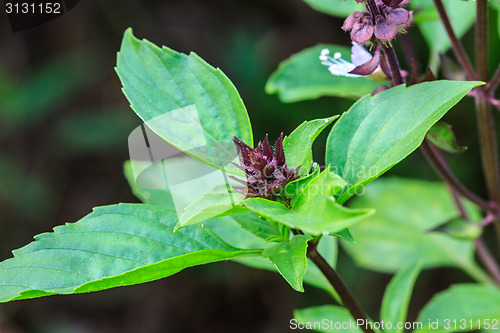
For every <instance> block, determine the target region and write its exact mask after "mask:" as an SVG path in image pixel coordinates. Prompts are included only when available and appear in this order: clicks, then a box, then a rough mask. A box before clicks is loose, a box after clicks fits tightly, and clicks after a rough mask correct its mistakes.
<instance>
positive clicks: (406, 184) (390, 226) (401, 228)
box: [342, 178, 490, 282]
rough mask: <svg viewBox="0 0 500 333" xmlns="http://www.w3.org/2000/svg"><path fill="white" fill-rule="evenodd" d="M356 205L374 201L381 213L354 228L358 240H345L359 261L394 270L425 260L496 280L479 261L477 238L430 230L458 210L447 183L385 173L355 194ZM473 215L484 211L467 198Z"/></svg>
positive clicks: (426, 265)
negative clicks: (475, 245)
mask: <svg viewBox="0 0 500 333" xmlns="http://www.w3.org/2000/svg"><path fill="white" fill-rule="evenodd" d="M351 206H352V207H354V208H355V207H373V208H375V210H376V213H375V214H374V215H373V216H371V217H370V218H369V219H367V221H366V222H365V223H360V224H358V225H355V226H353V227H352V228H351V229H350V230H351V232H352V234H353V236H354V238H355V239H356V244H354V245H352V244H347V243H343V244H342V245H343V246H344V248H345V250H346V251H347V252H348V253H349V254H350V255H351V256H352V257H353V258H354V260H355V261H356V262H357V263H358V265H360V266H362V267H365V268H368V269H372V270H375V271H380V272H387V273H393V272H397V271H399V270H400V269H402V268H404V267H406V266H408V265H409V264H410V263H416V262H420V263H421V264H422V267H423V268H430V267H438V266H449V267H457V268H460V269H463V270H464V271H466V272H467V273H469V274H470V275H471V276H472V277H474V278H476V279H478V280H481V281H485V282H489V281H490V280H489V279H488V277H487V276H486V275H485V273H484V272H483V271H481V270H480V269H479V268H478V267H477V265H476V264H475V262H474V259H473V258H474V243H473V242H472V241H464V240H457V239H455V238H453V237H451V236H448V235H446V234H444V233H439V232H430V231H429V230H432V229H434V228H435V227H437V226H439V225H441V224H443V223H446V222H447V221H448V220H450V219H452V218H454V217H456V216H458V212H457V209H456V207H455V204H454V201H453V199H452V198H451V195H450V193H449V191H448V189H447V188H446V186H444V185H443V184H441V183H433V182H427V181H420V180H410V179H402V178H389V179H381V180H378V181H376V182H374V183H373V184H371V185H370V186H368V187H367V188H366V193H365V194H364V195H363V196H360V197H358V198H356V199H354V200H353V202H352V205H351ZM466 207H467V209H468V213H469V215H470V216H471V218H473V219H479V218H480V214H479V212H478V210H477V208H476V207H475V206H473V205H472V204H470V205H469V204H466Z"/></svg>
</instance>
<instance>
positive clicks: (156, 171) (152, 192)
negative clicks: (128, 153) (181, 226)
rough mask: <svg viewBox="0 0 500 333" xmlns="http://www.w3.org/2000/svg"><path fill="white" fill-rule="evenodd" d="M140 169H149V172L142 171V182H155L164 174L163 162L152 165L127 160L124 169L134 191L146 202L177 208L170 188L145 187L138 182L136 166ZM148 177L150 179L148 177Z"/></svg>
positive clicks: (172, 208)
mask: <svg viewBox="0 0 500 333" xmlns="http://www.w3.org/2000/svg"><path fill="white" fill-rule="evenodd" d="M133 165H135V167H136V168H137V169H138V170H145V169H148V168H149V169H148V172H145V173H141V176H142V177H141V180H142V182H141V184H144V185H145V184H148V183H149V184H154V183H156V182H157V179H158V176H159V175H162V176H163V170H161V169H160V168H161V164H159V163H155V164H153V165H151V163H150V162H144V161H126V162H125V163H124V164H123V171H124V174H125V178H127V181H128V184H129V186H130V188H131V189H132V193H134V195H135V196H136V197H137V198H139V200H141V201H142V202H144V203H147V204H150V205H155V206H162V207H166V208H169V209H171V210H175V205H174V199H173V198H172V194H171V193H170V191H169V190H168V188H163V189H158V188H155V187H153V186H151V187H143V186H140V185H139V184H138V183H137V180H136V179H135V177H134V171H133V168H134V166H133ZM146 177H147V178H148V179H146Z"/></svg>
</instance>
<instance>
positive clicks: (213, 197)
mask: <svg viewBox="0 0 500 333" xmlns="http://www.w3.org/2000/svg"><path fill="white" fill-rule="evenodd" d="M240 196H241V195H240ZM241 198H243V196H241ZM232 201H233V196H232V194H230V193H206V194H204V195H202V196H201V197H199V198H198V199H196V200H195V201H193V202H192V203H191V204H190V205H189V206H187V207H186V209H185V210H184V213H183V214H182V215H181V216H180V218H179V222H178V224H177V226H176V228H175V230H176V231H177V230H178V229H180V228H183V227H185V226H188V225H190V224H194V223H199V222H202V221H205V220H208V219H212V218H215V217H219V216H226V215H232V214H238V213H244V212H247V211H248V209H247V208H245V207H242V206H236V204H237V203H234V202H232Z"/></svg>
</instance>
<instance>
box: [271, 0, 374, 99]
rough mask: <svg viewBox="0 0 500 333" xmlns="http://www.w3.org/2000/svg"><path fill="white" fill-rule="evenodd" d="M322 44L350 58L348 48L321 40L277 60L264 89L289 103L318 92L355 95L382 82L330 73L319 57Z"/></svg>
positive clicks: (354, 96) (348, 59) (370, 90)
mask: <svg viewBox="0 0 500 333" xmlns="http://www.w3.org/2000/svg"><path fill="white" fill-rule="evenodd" d="M333 2H335V1H333ZM324 48H328V49H329V50H330V51H331V52H340V53H342V57H343V59H345V60H347V61H350V57H351V56H350V55H351V50H350V48H348V47H345V46H338V45H332V44H329V45H327V44H321V45H316V46H314V47H311V48H308V49H305V50H303V51H300V52H299V53H297V54H294V55H293V56H291V57H290V58H289V59H287V60H285V61H283V62H282V63H281V64H280V66H279V68H278V69H277V70H276V71H275V72H274V73H273V74H272V75H271V77H270V78H269V80H268V81H267V83H266V92H267V93H268V94H278V95H279V98H280V100H281V101H282V102H285V103H290V102H298V101H303V100H310V99H316V98H318V97H321V96H340V97H351V98H358V97H360V96H363V95H366V94H369V93H371V92H372V91H373V90H374V89H375V88H377V87H378V86H380V85H381V83H380V82H374V81H371V80H369V79H367V78H364V77H354V78H353V77H345V76H334V75H332V74H331V73H330V72H329V71H328V68H327V67H326V66H324V65H323V64H321V61H320V60H319V55H320V53H321V50H322V49H324Z"/></svg>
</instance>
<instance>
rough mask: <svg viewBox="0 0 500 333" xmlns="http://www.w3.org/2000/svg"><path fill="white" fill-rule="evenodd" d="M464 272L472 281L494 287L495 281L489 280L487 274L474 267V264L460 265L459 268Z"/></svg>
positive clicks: (476, 266)
mask: <svg viewBox="0 0 500 333" xmlns="http://www.w3.org/2000/svg"><path fill="white" fill-rule="evenodd" d="M460 267H461V268H462V269H463V270H464V272H466V273H467V274H469V276H470V277H471V278H473V279H474V280H476V281H478V282H481V283H484V284H488V285H496V284H497V283H496V281H495V280H493V279H491V278H490V276H489V275H488V274H486V273H485V272H484V271H483V270H482V269H481V268H480V267H479V266H478V265H476V264H475V263H474V262H470V263H462V265H461V266H460Z"/></svg>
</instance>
